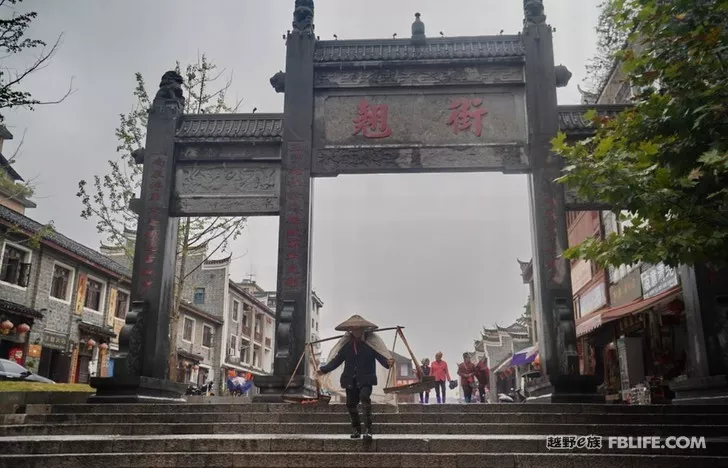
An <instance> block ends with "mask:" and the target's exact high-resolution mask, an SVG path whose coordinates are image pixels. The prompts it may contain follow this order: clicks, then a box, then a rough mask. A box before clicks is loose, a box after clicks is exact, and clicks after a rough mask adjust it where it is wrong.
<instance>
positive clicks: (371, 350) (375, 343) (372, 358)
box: [318, 315, 394, 439]
mask: <svg viewBox="0 0 728 468" xmlns="http://www.w3.org/2000/svg"><path fill="white" fill-rule="evenodd" d="M377 328H379V327H377V326H376V325H375V324H373V323H372V322H370V321H368V320H366V319H364V318H363V317H361V316H359V315H352V316H351V317H350V318H349V319H348V320H346V321H345V322H343V323H341V324H340V325H339V326H337V327H336V330H338V331H345V332H346V335H344V336H343V337H342V338H341V339H340V340H339V342H338V343H336V346H334V349H332V350H331V353H330V354H329V359H328V363H327V364H326V365H324V366H322V367H321V369H320V370H319V371H318V375H323V374H328V373H329V372H331V371H333V370H334V369H336V368H337V367H339V366H340V365H341V364H344V372H342V374H341V387H342V388H344V389H345V390H346V407H347V409H348V411H349V418H350V419H351V427H352V428H353V433H352V435H351V438H352V439H358V438H360V437H361V436H362V430H361V419H359V410H358V405H359V403H360V402H361V407H362V414H363V416H364V432H363V435H364V438H365V439H371V438H372V387H373V386H374V385H376V384H377V369H376V361H379V363H380V364H381V365H382V366H384V368H385V369H389V368H390V367H391V366H392V365H393V364H394V360H393V359H392V355H391V354H390V352H389V350H388V349H387V346H386V345H385V344H384V341H382V339H381V338H380V337H379V336H378V335H377V334H376V333H375V332H374V330H376V329H377Z"/></svg>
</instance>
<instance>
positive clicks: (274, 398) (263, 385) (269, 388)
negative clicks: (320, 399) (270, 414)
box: [253, 375, 316, 403]
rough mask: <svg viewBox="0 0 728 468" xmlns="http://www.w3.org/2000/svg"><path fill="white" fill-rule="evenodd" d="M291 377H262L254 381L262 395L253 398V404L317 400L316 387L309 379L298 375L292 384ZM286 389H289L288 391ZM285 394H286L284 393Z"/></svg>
mask: <svg viewBox="0 0 728 468" xmlns="http://www.w3.org/2000/svg"><path fill="white" fill-rule="evenodd" d="M289 380H291V377H290V376H288V377H285V376H283V377H281V376H277V375H262V376H258V377H256V378H255V379H254V380H253V383H254V384H255V386H256V387H258V389H259V390H260V394H258V395H255V396H254V397H253V403H283V399H284V398H292V399H298V398H315V397H316V386H315V384H314V383H313V380H311V379H310V378H308V377H304V376H301V375H298V376H296V377H294V378H293V380H292V381H291V382H290V385H289ZM286 387H288V388H287V389H286ZM284 392H285V393H284Z"/></svg>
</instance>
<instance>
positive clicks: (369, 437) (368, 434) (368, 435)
mask: <svg viewBox="0 0 728 468" xmlns="http://www.w3.org/2000/svg"><path fill="white" fill-rule="evenodd" d="M362 438H363V439H364V440H372V432H371V430H369V429H364V434H362Z"/></svg>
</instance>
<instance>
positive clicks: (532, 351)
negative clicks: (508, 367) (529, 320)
mask: <svg viewBox="0 0 728 468" xmlns="http://www.w3.org/2000/svg"><path fill="white" fill-rule="evenodd" d="M536 356H538V344H535V345H533V346H530V347H528V348H526V349H522V350H520V351H518V352H517V353H516V354H514V355H513V359H512V361H511V362H512V364H513V365H514V366H525V365H526V364H530V363H532V362H533V361H534V360H535V359H536Z"/></svg>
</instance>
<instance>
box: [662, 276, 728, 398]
mask: <svg viewBox="0 0 728 468" xmlns="http://www.w3.org/2000/svg"><path fill="white" fill-rule="evenodd" d="M680 280H681V283H682V289H683V299H684V300H685V301H684V302H685V318H686V322H687V323H686V325H687V327H686V328H687V334H686V337H687V341H686V346H685V347H686V351H685V353H686V357H687V363H686V365H687V379H685V380H674V381H673V382H672V383H671V384H670V388H671V389H672V390H673V391H674V392H675V393H676V395H675V398H674V399H673V404H678V405H690V404H728V381H727V380H726V374H728V270H726V269H724V270H721V271H713V270H711V269H709V268H708V267H706V266H705V265H696V266H695V267H681V268H680ZM676 358H679V356H676Z"/></svg>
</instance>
